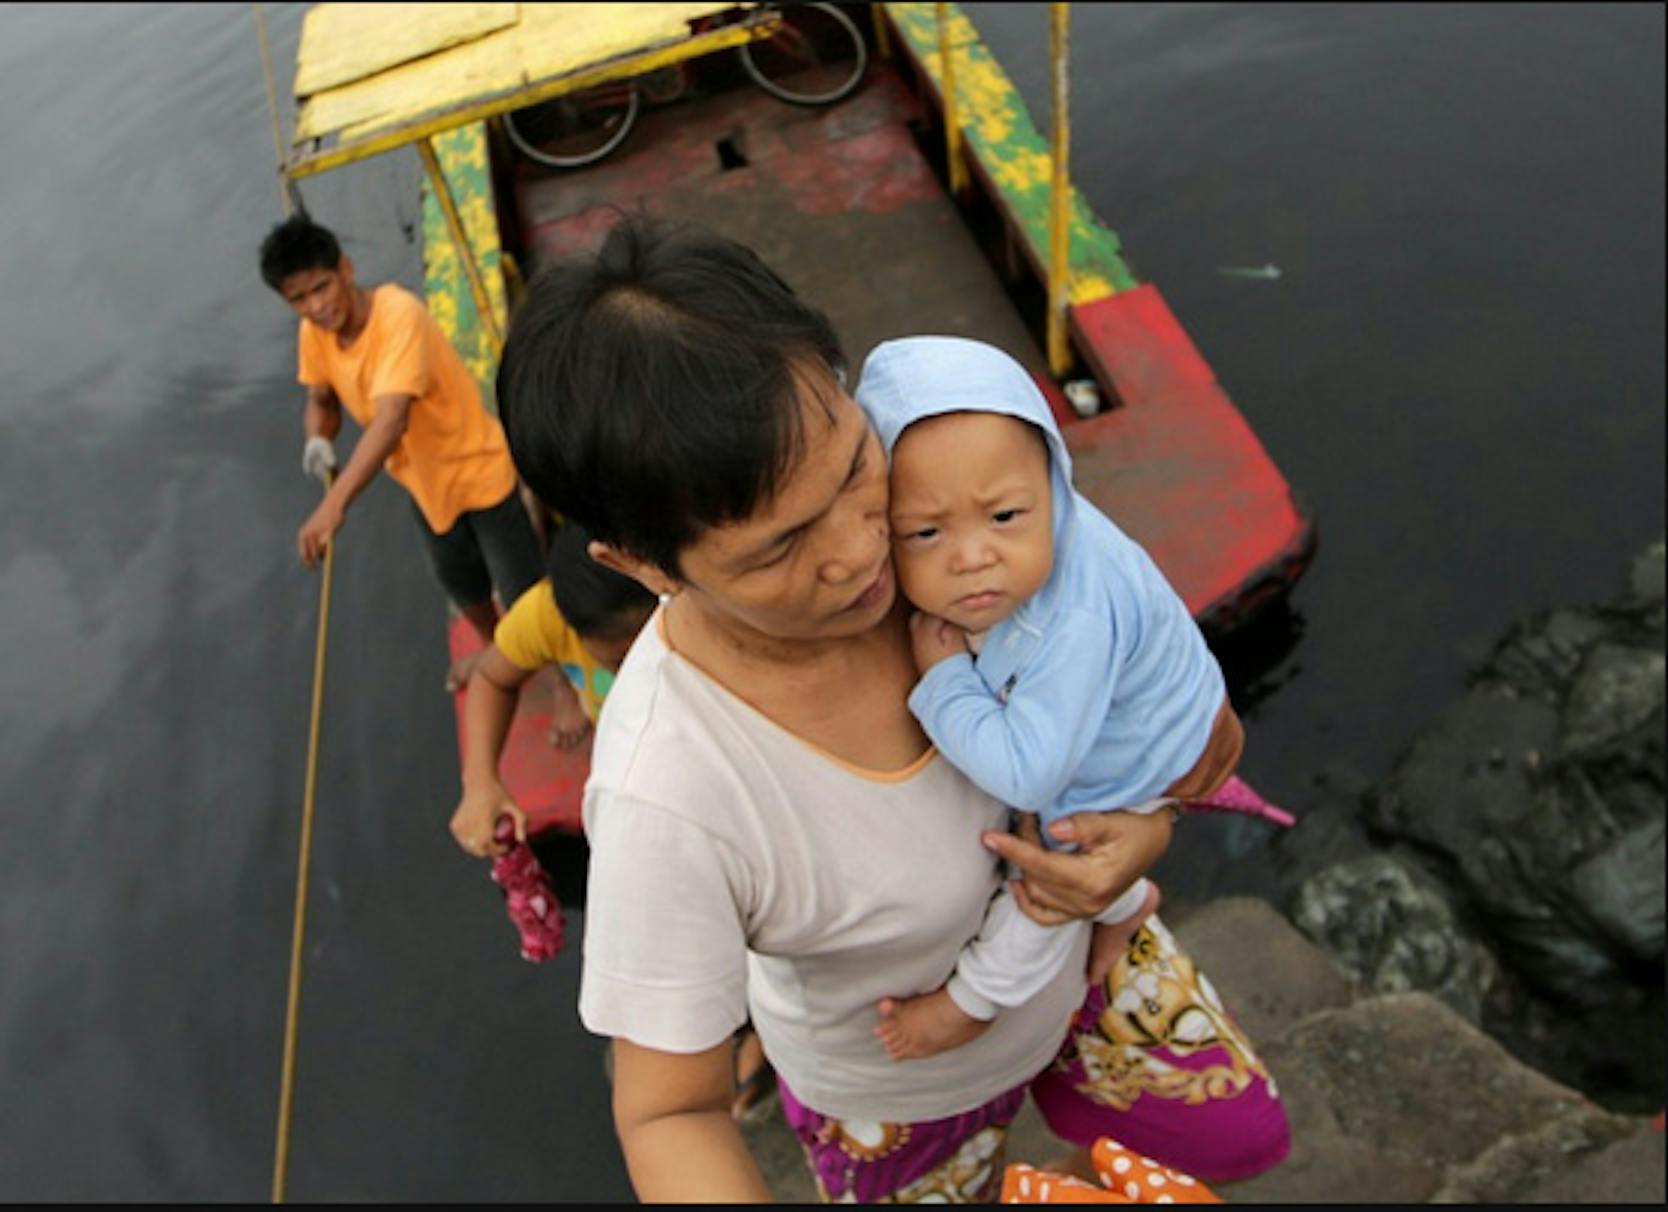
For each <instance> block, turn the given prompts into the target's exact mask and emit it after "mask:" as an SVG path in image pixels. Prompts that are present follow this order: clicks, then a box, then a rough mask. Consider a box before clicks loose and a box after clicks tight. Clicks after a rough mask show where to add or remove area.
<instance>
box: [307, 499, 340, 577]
mask: <svg viewBox="0 0 1668 1212" xmlns="http://www.w3.org/2000/svg"><path fill="white" fill-rule="evenodd" d="M341 528H342V507H341V506H340V505H338V504H336V502H335V501H334V500H332V499H331V498H330V497H328V496H327V497H325V498H324V500H322V501H320V502H319V507H318V508H317V509H315V510H313V514H312V516H311V517H309V518H308V519H307V520H306V521H305V522H303V523H302V524H301V530H300V532H299V533H297V535H296V536H295V547H296V550H297V551H298V552H299V553H300V554H301V562H302V563H303V564H305V565H307V567H309V568H312V567H315V566H316V565H317V564H318V562H319V560H320V559H321V558H322V557H323V555H324V549H325V548H326V547H328V546H329V545H330V540H331V538H332V537H333V536H334V535H335V533H336V532H337V531H338V530H340V529H341Z"/></svg>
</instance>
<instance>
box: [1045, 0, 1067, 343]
mask: <svg viewBox="0 0 1668 1212" xmlns="http://www.w3.org/2000/svg"><path fill="white" fill-rule="evenodd" d="M1070 9H1071V6H1070V5H1069V4H1050V5H1049V6H1048V35H1049V36H1048V43H1049V50H1050V53H1051V58H1052V61H1053V76H1054V147H1053V162H1054V163H1053V170H1054V171H1053V181H1052V183H1051V186H1050V191H1049V208H1048V365H1049V369H1051V370H1052V371H1053V372H1054V373H1055V374H1056V375H1063V374H1065V373H1066V371H1067V369H1068V368H1070V366H1071V346H1070V344H1069V343H1068V342H1067V340H1066V307H1067V305H1068V302H1069V300H1068V297H1067V294H1068V287H1069V285H1070V283H1069V278H1070V276H1071V229H1070V223H1069V220H1070V202H1071V179H1070V174H1069V173H1068V171H1067V162H1068V160H1069V159H1070V155H1071V103H1070V92H1071V81H1070V73H1069V71H1068V70H1067V59H1068V53H1069V48H1068V44H1067V39H1068V37H1069V35H1070V31H1071V13H1070Z"/></svg>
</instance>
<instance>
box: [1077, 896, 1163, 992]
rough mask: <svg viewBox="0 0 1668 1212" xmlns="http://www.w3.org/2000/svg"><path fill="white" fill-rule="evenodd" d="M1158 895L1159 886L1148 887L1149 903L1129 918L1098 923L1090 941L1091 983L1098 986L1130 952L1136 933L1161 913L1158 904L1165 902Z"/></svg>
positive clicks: (1144, 903) (1142, 905)
mask: <svg viewBox="0 0 1668 1212" xmlns="http://www.w3.org/2000/svg"><path fill="white" fill-rule="evenodd" d="M1163 899H1164V898H1163V896H1162V895H1160V893H1159V891H1158V885H1157V884H1154V883H1151V882H1149V883H1148V884H1147V899H1146V900H1145V901H1143V902H1141V908H1139V909H1137V910H1136V911H1135V912H1134V913H1133V914H1131V915H1130V916H1129V917H1126V918H1125V919H1124V920H1123V921H1121V922H1112V923H1111V924H1108V923H1106V922H1096V923H1095V929H1094V933H1093V934H1092V935H1091V936H1090V938H1089V983H1090V984H1091V985H1098V984H1100V983H1101V982H1102V981H1103V980H1105V979H1106V976H1107V974H1108V973H1109V972H1111V971H1112V968H1113V966H1114V965H1115V964H1117V962H1118V961H1119V960H1120V959H1122V958H1123V957H1124V955H1125V954H1127V953H1128V951H1129V944H1130V941H1131V940H1132V939H1134V938H1135V932H1136V931H1138V930H1140V929H1141V925H1142V923H1143V922H1145V921H1146V920H1147V919H1148V918H1149V917H1151V916H1152V915H1153V914H1154V913H1156V912H1158V903H1159V902H1160V901H1161V900H1163Z"/></svg>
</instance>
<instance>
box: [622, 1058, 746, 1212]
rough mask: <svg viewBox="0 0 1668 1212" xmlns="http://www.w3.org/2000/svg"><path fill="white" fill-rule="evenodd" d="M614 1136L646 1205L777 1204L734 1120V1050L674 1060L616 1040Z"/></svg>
mask: <svg viewBox="0 0 1668 1212" xmlns="http://www.w3.org/2000/svg"><path fill="white" fill-rule="evenodd" d="M613 1048H614V1129H615V1131H616V1132H618V1133H619V1136H620V1148H621V1151H622V1152H624V1154H625V1160H626V1168H627V1169H628V1170H629V1171H630V1172H631V1185H632V1187H633V1188H634V1189H635V1190H636V1192H637V1198H638V1199H639V1200H640V1201H642V1202H643V1203H724V1204H741V1203H749V1204H758V1203H771V1202H772V1201H773V1200H774V1196H772V1194H771V1191H770V1188H769V1187H768V1186H766V1185H765V1181H764V1176H763V1175H762V1174H760V1173H759V1167H758V1164H757V1163H756V1162H755V1161H754V1160H753V1155H752V1154H751V1153H749V1152H748V1150H747V1146H746V1144H745V1143H744V1142H743V1141H742V1139H741V1131H740V1130H739V1129H738V1128H737V1127H736V1123H735V1120H734V1119H732V1118H731V1117H730V1101H731V1099H733V1098H734V1097H735V1068H734V1065H733V1064H732V1063H731V1062H732V1055H733V1045H732V1044H731V1042H730V1041H729V1040H728V1039H726V1040H725V1041H724V1042H723V1043H721V1044H719V1045H718V1046H717V1047H716V1048H709V1049H707V1050H706V1051H705V1052H693V1053H676V1052H661V1051H658V1050H656V1049H654V1048H644V1047H640V1046H638V1045H637V1044H634V1043H631V1042H630V1041H629V1040H624V1039H616V1040H614V1043H613Z"/></svg>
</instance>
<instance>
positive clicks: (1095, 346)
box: [281, 3, 1316, 836]
mask: <svg viewBox="0 0 1668 1212" xmlns="http://www.w3.org/2000/svg"><path fill="white" fill-rule="evenodd" d="M829 7H835V8H838V9H839V10H840V11H841V12H842V13H844V14H845V15H846V16H847V17H848V18H849V19H850V26H851V28H853V29H855V30H857V31H858V34H857V36H858V37H860V38H861V40H862V52H863V54H864V55H865V56H866V57H867V60H868V62H867V66H866V68H864V69H863V70H862V72H861V79H860V82H859V83H858V85H857V87H856V88H855V89H854V90H853V91H851V92H850V93H849V95H847V96H845V97H844V98H843V99H841V100H839V101H838V102H837V103H834V104H831V105H819V106H806V105H793V104H788V103H786V102H784V101H783V100H781V99H779V98H778V97H777V96H775V95H772V94H771V93H770V92H767V91H765V89H764V88H761V87H756V86H755V85H756V84H757V80H756V73H754V74H753V76H754V77H755V78H750V76H749V73H748V72H745V71H742V70H738V67H737V61H738V59H741V57H742V56H741V50H742V48H749V47H751V48H761V49H762V48H764V47H766V46H768V44H769V43H770V42H771V40H772V39H777V38H782V37H784V34H783V30H784V28H787V29H790V30H791V29H792V28H793V23H794V22H795V21H796V20H798V19H799V16H800V15H801V13H802V12H803V11H804V10H808V9H811V8H829ZM1038 7H1039V14H1038V20H1039V22H1042V21H1045V20H1048V21H1052V22H1053V23H1054V37H1053V47H1054V56H1055V66H1056V72H1055V77H1054V78H1055V81H1056V92H1055V108H1056V109H1057V110H1058V111H1059V113H1058V115H1057V116H1056V118H1055V120H1054V121H1053V123H1052V129H1051V132H1050V134H1049V136H1047V137H1045V136H1044V134H1043V132H1042V131H1041V130H1040V129H1039V127H1038V126H1037V124H1036V123H1035V121H1034V120H1033V118H1032V116H1031V114H1030V113H1029V111H1028V110H1027V108H1026V106H1025V103H1024V101H1023V100H1022V99H1021V97H1020V96H1019V93H1018V92H1017V90H1016V89H1015V88H1014V86H1013V84H1012V82H1011V81H1010V80H1009V79H1008V77H1007V75H1006V74H1005V72H1004V71H1003V69H1002V67H1001V66H1000V64H999V63H998V62H997V60H996V58H995V56H994V55H993V54H992V53H991V52H990V50H989V48H988V47H986V46H985V44H984V42H983V41H982V40H981V38H980V37H979V34H978V31H977V30H976V29H975V27H974V25H973V23H972V22H971V21H970V20H969V19H968V17H967V15H966V13H965V12H963V11H962V10H961V8H960V7H959V6H957V5H955V4H926V3H878V4H843V5H838V6H827V5H822V6H793V5H785V6H778V5H768V4H734V3H730V4H468V5H464V4H454V5H423V4H320V5H316V6H314V7H313V8H312V9H311V10H310V11H309V12H308V13H307V15H306V17H305V19H304V24H303V29H302V36H301V41H300V46H299V51H298V54H297V70H296V77H295V85H294V94H295V101H296V112H295V115H294V123H293V131H294V134H293V139H292V140H291V142H290V145H289V147H288V150H287V154H286V156H285V159H284V162H283V164H282V166H281V171H282V172H283V174H284V176H285V178H286V181H287V182H294V181H299V180H302V179H304V178H306V177H308V176H310V175H313V174H316V173H319V172H324V171H330V170H333V169H338V168H341V167H344V166H347V165H351V164H353V163H355V162H357V161H359V160H362V159H365V158H367V157H370V156H376V155H382V154H387V153H391V152H395V151H397V150H399V149H403V148H406V147H415V148H416V150H417V152H418V154H419V155H420V156H421V157H422V160H423V162H424V166H425V178H424V183H423V187H422V188H423V200H422V206H423V224H422V241H423V261H424V272H425V287H426V294H427V300H428V305H429V307H430V309H431V311H432V312H433V313H434V315H435V316H436V318H437V319H438V320H439V322H440V324H441V325H442V327H443V328H444V329H445V330H446V332H447V334H448V336H449V337H450V338H451V339H452V341H453V344H454V345H456V346H457V348H458V350H459V352H460V353H461V354H462V355H463V357H464V359H465V361H466V362H467V364H468V365H469V366H470V368H471V370H472V372H473V373H474V374H475V376H476V378H477V379H478V381H479V382H480V384H481V387H482V391H483V396H484V398H485V399H486V400H487V401H488V402H489V406H492V405H491V402H492V399H493V384H494V377H495V372H496V362H497V352H498V349H499V348H500V345H501V340H502V337H501V334H502V333H503V332H504V330H505V328H506V325H507V320H508V315H509V312H510V309H511V308H512V307H513V304H514V301H515V299H516V297H517V294H518V292H519V290H520V289H521V284H522V283H523V282H524V281H526V280H527V278H528V277H529V275H530V274H532V273H535V272H536V271H537V269H538V268H539V267H540V266H541V265H543V264H545V263H547V262H548V261H549V260H550V259H552V258H555V257H560V256H564V255H568V254H572V253H576V252H582V251H585V250H587V249H589V248H592V247H594V246H595V245H596V244H597V243H598V242H599V241H600V239H601V238H602V236H603V234H604V233H605V232H606V230H607V228H608V227H609V226H610V224H611V223H612V222H613V221H614V218H615V216H616V215H617V214H618V213H619V211H621V210H625V209H639V210H647V211H649V212H650V213H654V214H658V215H662V216H665V217H668V218H673V219H680V220H690V221H695V222H699V223H702V224H704V225H706V226H708V227H710V228H713V229H715V230H717V231H719V232H721V233H723V234H725V235H729V236H732V237H734V238H737V239H739V240H741V241H743V242H744V243H747V244H749V245H751V246H752V247H753V248H754V249H755V250H756V251H758V252H759V254H760V255H761V256H762V257H763V258H764V259H765V261H766V262H767V263H768V264H769V265H771V267H772V268H773V269H775V270H776V271H777V272H778V273H780V274H781V275H782V276H783V277H784V278H785V279H786V280H787V281H788V282H789V283H790V284H791V285H792V286H793V287H794V288H795V290H796V291H798V292H799V293H800V294H802V295H803V296H805V297H806V298H808V299H809V300H810V301H812V302H813V303H814V304H816V305H817V306H819V307H820V308H822V309H823V310H824V311H825V312H826V313H827V314H828V315H829V317H830V318H831V319H832V321H833V322H834V325H835V328H836V331H838V332H839V333H840V335H841V337H842V339H843V340H844V341H845V342H846V347H847V353H848V356H849V357H850V358H851V359H852V362H853V365H854V366H860V365H861V361H862V358H863V356H864V355H865V354H866V353H867V352H868V350H870V349H871V348H873V346H874V345H875V344H877V343H878V342H879V341H881V340H884V339H887V338H890V337H896V336H905V335H911V334H919V333H928V332H933V333H949V334H956V335H963V336H970V337H975V338H979V339H982V340H986V341H989V342H991V343H993V344H996V345H998V346H1000V347H1002V348H1004V349H1006V350H1008V352H1010V353H1011V354H1013V355H1014V356H1015V357H1016V358H1018V359H1019V361H1021V362H1022V363H1023V364H1025V365H1026V366H1027V367H1028V368H1029V369H1030V370H1031V372H1032V374H1033V375H1034V377H1035V378H1036V380H1037V382H1038V384H1039V386H1040V387H1041V388H1042V389H1043V391H1044V392H1045V394H1046V395H1047V397H1048V399H1049V401H1050V404H1051V406H1052V407H1053V409H1054V412H1055V415H1056V416H1057V418H1058V419H1059V421H1060V423H1061V428H1062V431H1063V432H1064V434H1065V438H1066V442H1067V445H1068V447H1069V448H1070V450H1071V452H1072V457H1073V460H1074V465H1075V468H1076V478H1077V486H1078V488H1079V489H1080V490H1081V491H1082V492H1083V493H1084V494H1085V495H1086V496H1088V497H1089V498H1090V499H1091V500H1092V501H1094V502H1095V503H1096V504H1097V505H1098V506H1099V507H1100V508H1102V509H1103V510H1104V511H1105V512H1106V513H1107V514H1108V515H1110V516H1111V517H1112V518H1113V519H1114V520H1115V521H1116V522H1117V523H1118V524H1119V526H1120V527H1122V528H1123V529H1124V530H1125V531H1126V532H1127V533H1129V534H1130V535H1131V536H1132V537H1133V538H1135V539H1136V540H1137V541H1138V542H1139V543H1141V544H1142V545H1143V546H1144V547H1145V548H1146V549H1147V551H1148V552H1149V553H1150V554H1151V555H1152V556H1153V558H1154V559H1155V561H1156V562H1157V563H1158V565H1159V567H1160V568H1161V569H1162V570H1163V572H1164V573H1165V575H1166V576H1167V577H1168V578H1169V579H1170V581H1171V583H1172V584H1173V585H1174V586H1175V588H1176V590H1177V592H1178V593H1179V594H1180V595H1181V596H1182V598H1183V599H1184V600H1185V601H1186V603H1187V605H1188V607H1189V609H1191V610H1192V611H1193V613H1194V616H1195V617H1196V618H1197V619H1198V621H1199V623H1200V625H1201V627H1202V628H1203V629H1204V631H1205V633H1206V635H1207V637H1210V638H1211V639H1213V640H1215V639H1220V638H1224V637H1227V636H1230V635H1231V634H1233V633H1235V632H1236V631H1238V630H1239V629H1240V628H1242V627H1244V625H1245V624H1247V623H1248V622H1249V621H1251V620H1252V619H1254V618H1256V617H1257V616H1258V615H1259V614H1260V613H1262V612H1264V611H1266V610H1268V609H1269V608H1270V607H1271V606H1272V605H1274V604H1275V603H1278V602H1282V601H1284V600H1285V599H1286V598H1287V596H1288V595H1289V593H1290V591H1291V588H1292V586H1293V585H1294V584H1295V583H1296V582H1297V581H1298V579H1299V578H1300V577H1301V576H1302V574H1303V572H1304V570H1305V569H1306V568H1307V566H1308V565H1309V563H1310V561H1311V559H1312V557H1313V554H1314V550H1315V543H1316V539H1315V534H1316V532H1315V525H1314V522H1313V519H1312V518H1311V517H1310V516H1309V514H1308V512H1307V510H1306V509H1305V508H1303V506H1302V505H1301V503H1300V501H1299V500H1298V499H1297V497H1296V496H1295V495H1294V493H1293V491H1292V489H1291V487H1290V486H1289V485H1288V484H1287V483H1286V481H1285V479H1284V478H1283V477H1282V476H1281V474H1280V471H1279V469H1278V468H1277V467H1276V466H1275V464H1274V462H1273V460H1272V459H1271V458H1270V457H1269V456H1268V453H1267V452H1266V451H1265V450H1264V448H1263V446H1262V444H1261V443H1260V442H1259V441H1258V439H1257V437H1256V435H1255V434H1254V433H1253V432H1252V430H1251V428H1250V426H1249V425H1248V424H1247V423H1246V421H1245V419H1244V417H1243V416H1242V415H1241V414H1240V412H1239V410H1238V409H1237V408H1236V407H1235V405H1234V404H1233V402H1232V401H1231V400H1230V398H1229V397H1228V394H1227V392H1226V391H1225V390H1224V389H1223V387H1222V385H1221V383H1220V382H1219V381H1218V379H1217V377H1216V374H1215V372H1214V371H1213V370H1212V369H1211V366H1210V364H1209V363H1208V362H1207V361H1206V359H1205V358H1204V356H1203V355H1202V354H1201V353H1200V351H1199V350H1198V349H1197V348H1196V347H1195V345H1194V344H1193V342H1192V340H1191V339H1190V338H1189V337H1188V335H1187V333H1186V331H1185V330H1184V329H1183V327H1182V325H1181V324H1180V322H1179V321H1178V320H1177V319H1176V317H1175V315H1174V314H1173V312H1172V311H1171V310H1170V308H1169V306H1168V304H1167V303H1166V302H1165V300H1164V297H1163V295H1162V294H1161V292H1160V291H1159V289H1158V287H1157V286H1156V285H1155V284H1153V283H1150V282H1145V281H1142V280H1140V279H1139V278H1138V277H1137V275H1136V274H1135V272H1134V271H1133V270H1132V269H1131V267H1130V265H1129V263H1128V261H1127V260H1126V258H1125V256H1124V253H1123V250H1122V247H1121V245H1120V242H1119V240H1118V237H1117V235H1116V233H1115V232H1114V231H1113V230H1112V229H1111V228H1110V227H1108V226H1106V225H1105V224H1104V223H1103V222H1102V221H1101V220H1100V219H1099V217H1098V216H1097V215H1096V214H1095V213H1094V211H1093V210H1092V208H1091V207H1090V206H1089V204H1088V203H1087V201H1086V200H1085V199H1084V198H1083V197H1082V195H1081V194H1080V193H1078V192H1077V191H1076V190H1075V189H1073V188H1072V187H1071V186H1070V184H1069V181H1068V180H1066V174H1065V170H1066V154H1065V153H1066V144H1067V139H1068V137H1069V126H1068V125H1067V113H1066V110H1067V107H1066V106H1065V105H1064V104H1062V102H1063V101H1064V92H1065V80H1066V75H1065V72H1064V70H1063V66H1064V63H1065V59H1066V55H1067V29H1068V13H1067V10H1068V6H1066V5H1062V4H1056V5H1050V6H1048V11H1047V13H1046V15H1045V12H1044V10H1043V8H1042V6H1038ZM796 10H800V11H798V12H796ZM854 58H855V56H854ZM750 61H751V60H743V62H742V66H743V67H745V66H746V65H747V63H748V62H750ZM656 79H659V80H660V81H662V82H665V81H667V80H668V79H669V80H670V81H671V84H672V85H673V87H672V88H671V89H670V90H668V89H660V90H659V91H658V92H656V91H655V90H652V89H651V88H650V87H649V83H650V81H651V80H656ZM634 82H635V83H634ZM610 86H611V87H612V88H613V89H614V90H615V92H616V96H617V97H620V96H630V92H631V90H632V89H633V88H638V87H640V88H641V93H642V95H641V96H640V97H637V98H635V99H634V100H633V102H632V104H633V115H632V116H633V120H634V126H633V128H632V129H631V131H630V133H629V137H626V138H622V139H621V140H620V141H619V143H618V146H616V147H614V148H612V149H611V150H610V151H608V153H607V154H606V155H605V156H601V157H599V158H597V159H596V160H595V162H593V163H590V164H588V165H586V166H584V167H579V168H566V169H559V170H558V169H552V168H550V167H548V166H546V165H544V164H541V163H538V162H535V161H534V160H532V159H530V158H529V157H528V155H526V154H524V153H523V151H521V150H520V149H519V148H518V142H521V143H524V142H525V141H526V140H525V139H518V138H517V137H514V136H517V135H518V134H520V133H521V128H522V127H523V126H527V125H529V124H530V123H529V119H530V118H531V116H532V115H534V114H535V113H536V112H538V107H541V106H549V105H551V104H552V103H555V102H559V101H561V100H562V99H564V98H566V99H567V100H568V102H569V103H570V104H573V103H576V99H577V98H580V97H590V98H595V97H596V96H597V92H596V90H598V89H603V88H605V87H610ZM621 90H625V91H623V92H622V91H621ZM668 91H670V92H672V93H675V94H678V95H676V96H675V97H674V98H671V99H668V98H667V96H666V93H667V92H668ZM645 99H646V100H645ZM639 103H641V104H639ZM507 119H508V120H507ZM448 643H449V648H450V655H451V656H452V657H456V656H460V655H463V654H464V653H466V652H468V651H469V650H470V649H471V648H472V647H478V646H479V640H478V639H477V638H476V637H475V635H474V633H473V631H472V629H471V628H470V627H469V626H468V625H467V624H466V623H465V622H464V621H463V620H462V619H461V618H455V619H453V620H452V622H451V625H450V628H449V632H448ZM555 676H559V674H558V673H556V671H553V670H547V671H545V672H544V673H543V674H541V675H540V677H538V678H535V679H533V680H532V681H530V682H529V683H528V686H527V687H526V688H525V689H524V690H523V693H522V696H521V701H520V705H519V707H518V710H517V715H516V719H515V722H514V725H513V726H512V729H511V732H510V736H509V739H508V742H507V745H506V749H505V752H504V755H503V759H502V762H501V768H502V771H503V775H504V780H505V783H506V786H507V787H508V788H509V790H510V791H511V793H512V794H513V795H514V796H515V797H516V799H517V801H518V802H519V803H520V804H521V805H522V807H523V808H524V810H525V811H527V813H528V815H529V819H530V828H531V831H532V832H533V833H534V834H535V835H536V836H552V835H561V834H569V835H571V834H576V833H580V832H581V825H580V819H579V802H580V795H581V792H582V789H583V786H584V780H585V777H586V774H587V772H588V756H587V751H585V750H580V751H570V752H564V751H561V750H557V749H554V748H552V747H551V746H550V745H549V744H548V743H547V742H546V740H545V735H546V732H547V729H548V726H549V709H548V704H549V702H550V688H549V683H548V678H550V677H555ZM463 693H464V692H459V695H458V697H457V699H456V704H455V706H456V710H457V720H458V742H459V746H460V755H461V751H462V746H463V743H464V736H463V702H464V700H463Z"/></svg>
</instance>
